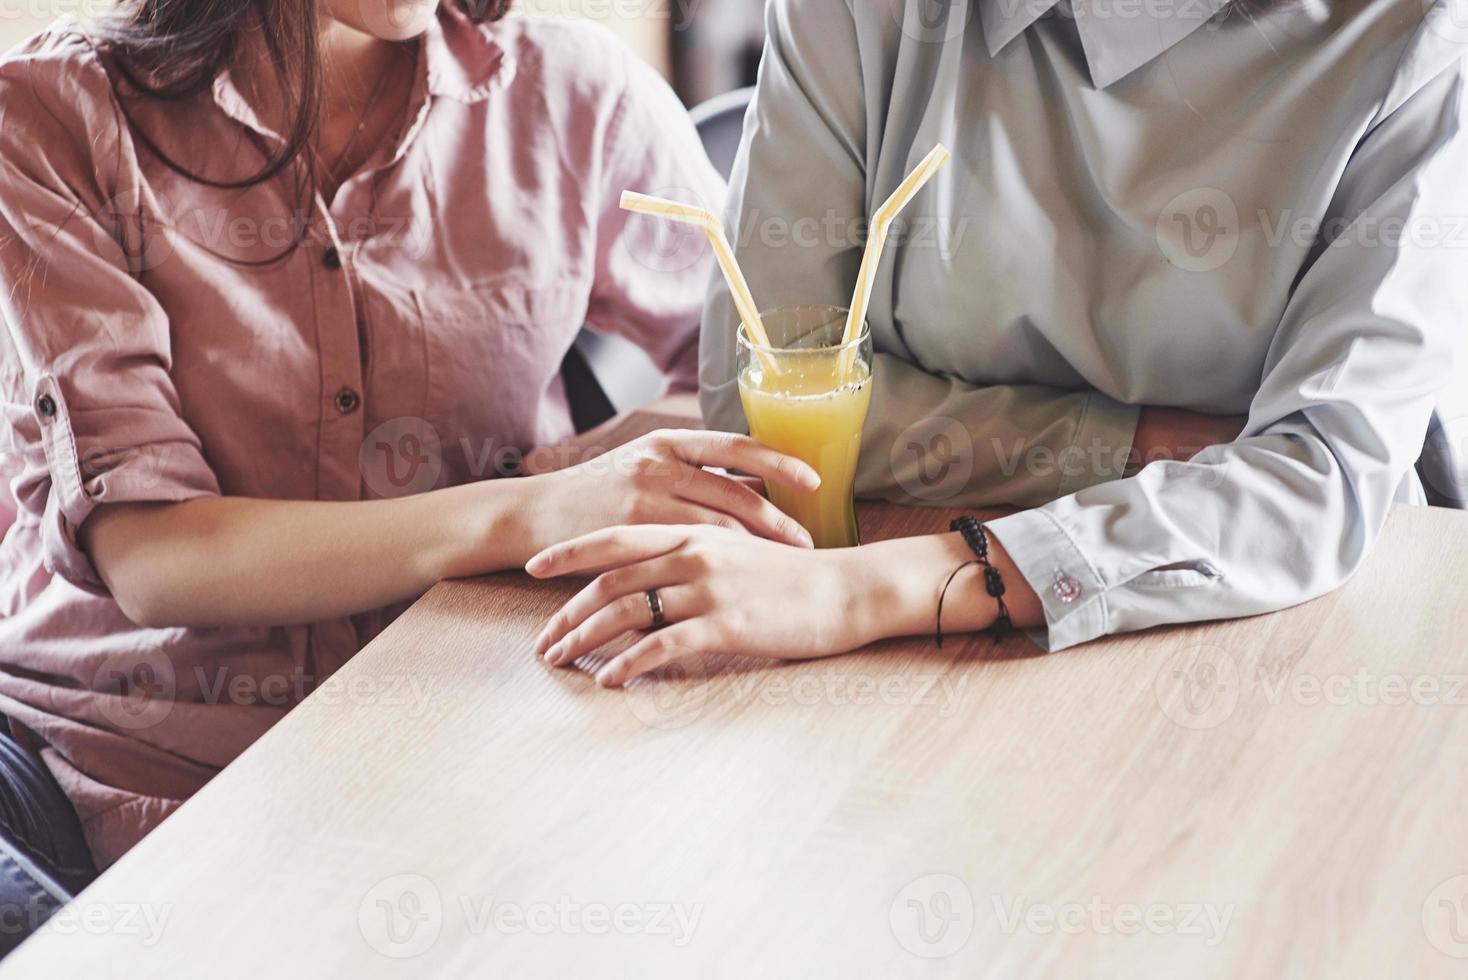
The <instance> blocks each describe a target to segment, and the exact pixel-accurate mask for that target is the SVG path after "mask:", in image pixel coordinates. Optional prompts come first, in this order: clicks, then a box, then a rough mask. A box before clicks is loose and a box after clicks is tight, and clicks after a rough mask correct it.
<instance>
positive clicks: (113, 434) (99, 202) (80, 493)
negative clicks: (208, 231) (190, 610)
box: [0, 60, 219, 591]
mask: <svg viewBox="0 0 1468 980" xmlns="http://www.w3.org/2000/svg"><path fill="white" fill-rule="evenodd" d="M48 67H49V66H48V65H47V63H46V62H44V61H43V60H42V61H40V62H39V63H38V64H35V65H30V66H24V67H21V66H13V68H12V71H11V72H10V73H9V74H8V76H7V77H6V78H5V79H3V80H0V319H3V321H4V333H3V335H0V355H3V362H4V367H3V369H0V409H3V413H4V414H3V426H4V433H3V448H4V451H5V453H6V454H7V455H10V456H12V458H13V459H12V463H11V465H10V466H9V467H8V468H9V469H10V471H11V473H12V475H11V480H12V487H13V488H14V490H15V497H16V500H17V504H18V506H19V508H20V510H21V513H22V515H23V518H24V519H31V520H36V521H38V522H39V523H40V525H41V537H42V541H43V547H44V555H43V558H44V561H45V564H46V567H47V568H48V569H49V570H50V571H52V572H53V573H54V574H56V575H59V576H61V577H62V578H64V579H66V580H68V581H70V582H72V583H74V584H76V585H78V586H80V587H82V588H85V589H88V590H90V591H103V586H102V583H101V582H100V580H99V578H98V576H97V574H96V572H95V570H94V569H93V567H92V564H91V562H90V561H89V559H88V558H87V556H86V555H85V554H84V553H83V552H82V551H81V550H80V548H79V547H78V544H77V531H78V529H79V528H80V527H81V526H82V524H83V523H84V522H85V521H86V519H87V517H88V516H89V515H90V514H91V513H92V511H93V510H94V509H95V508H97V507H98V506H100V505H102V504H108V503H121V502H143V501H178V500H185V499H189V498H194V497H200V496H208V495H212V494H217V493H218V492H219V486H218V481H217V480H216V478H215V475H214V473H213V472H212V471H211V469H210V467H209V465H208V464H207V462H206V461H205V458H204V455H203V452H202V449H201V447H200V443H199V439H198V437H197V436H196V435H195V433H194V432H193V430H192V429H191V428H190V427H189V425H188V423H187V422H186V421H185V420H184V418H183V416H182V414H181V410H180V405H179V398H178V394H177V392H176V391H175V389H174V386H173V382H172V380H171V378H170V375H169V372H170V369H171V357H170V342H169V334H170V323H169V321H168V318H167V316H166V315H165V314H164V312H163V310H162V309H161V308H160V306H159V304H158V303H157V301H156V300H155V299H154V297H153V296H152V295H151V294H150V293H149V292H148V291H147V289H145V288H144V287H143V286H142V285H141V284H140V282H139V281H138V278H137V275H136V270H137V268H138V267H140V266H141V265H142V264H143V256H144V255H145V251H144V249H143V246H142V242H143V237H142V234H141V232H142V229H141V226H140V225H139V224H138V222H137V220H136V218H135V217H134V218H130V217H128V215H129V214H133V215H135V214H136V213H137V212H136V210H135V209H134V208H133V207H130V205H135V203H136V199H137V191H136V190H135V189H132V188H129V187H128V186H126V185H127V183H128V180H127V175H122V176H121V178H119V175H116V174H99V173H97V172H96V170H95V169H94V165H93V163H92V162H91V161H93V160H103V161H111V160H116V159H117V158H118V154H117V153H116V152H115V151H116V149H117V142H118V139H119V133H120V124H119V120H118V119H117V118H116V117H115V116H114V115H108V116H107V117H106V118H103V119H93V118H90V117H89V116H88V115H87V114H86V113H87V111H88V110H86V109H84V108H81V107H65V106H59V105H55V104H52V103H53V102H54V99H49V98H47V97H45V96H43V94H42V91H43V88H42V87H41V86H37V85H33V84H32V79H31V78H30V77H29V76H28V74H27V73H29V72H37V71H46V70H48ZM55 90H56V89H55V87H54V86H49V85H48V86H45V87H44V91H55ZM87 104H92V103H90V102H89V101H88V103H87ZM91 111H92V112H95V109H93V110H91Z"/></svg>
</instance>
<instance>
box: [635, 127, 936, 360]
mask: <svg viewBox="0 0 1468 980" xmlns="http://www.w3.org/2000/svg"><path fill="white" fill-rule="evenodd" d="M948 156H949V153H948V151H947V150H945V149H944V148H943V144H942V143H939V144H938V145H937V146H935V147H933V149H932V150H930V151H929V152H928V155H927V156H925V157H923V159H922V162H921V163H919V164H918V165H917V166H916V167H914V168H913V169H912V173H910V174H908V175H907V176H906V177H905V178H903V181H902V183H900V184H898V185H897V189H896V190H895V191H893V192H892V196H891V197H889V198H887V200H886V201H885V202H883V204H882V206H881V207H879V208H877V213H876V214H874V215H873V216H872V227H871V231H870V232H869V233H868V235H867V247H866V251H864V252H863V253H862V256H861V268H860V269H859V270H858V271H857V274H856V291H855V292H854V293H853V294H852V296H851V312H850V313H849V314H848V315H847V318H846V333H845V335H844V336H843V337H842V341H841V342H842V344H843V346H844V345H849V344H852V343H854V342H855V340H856V338H857V337H859V336H861V325H862V323H863V322H865V320H866V318H867V306H868V304H870V303H871V300H872V286H873V284H874V283H875V281H876V278H877V265H878V264H879V263H880V262H881V261H882V246H883V245H884V244H886V241H887V231H888V229H889V228H890V227H891V226H892V220H893V219H894V218H896V217H897V212H899V211H901V210H902V209H903V208H904V207H906V206H907V202H908V201H910V200H912V199H913V197H914V196H915V195H916V194H917V192H918V191H920V190H922V189H923V185H924V184H926V183H927V182H928V180H929V179H930V178H931V177H932V176H933V174H935V173H937V172H938V168H939V167H941V166H943V164H945V163H947V162H948ZM623 206H624V207H625V199H624V205H623ZM853 356H854V352H853V351H851V350H846V351H843V352H842V354H841V373H842V374H843V375H845V374H847V373H849V372H850V370H851V359H852V357H853Z"/></svg>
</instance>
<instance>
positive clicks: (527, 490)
mask: <svg viewBox="0 0 1468 980" xmlns="http://www.w3.org/2000/svg"><path fill="white" fill-rule="evenodd" d="M531 482H532V481H531V479H529V478H520V479H508V478H506V479H495V480H483V481H479V482H476V483H466V484H463V485H461V486H457V487H450V488H448V489H445V490H439V491H437V492H435V493H431V494H425V495H424V500H425V503H427V504H428V505H429V506H430V508H431V511H430V512H429V513H427V514H422V515H419V519H420V520H421V521H423V524H422V525H421V526H423V527H425V528H428V529H429V537H430V542H431V543H430V545H429V547H428V548H426V549H424V552H423V554H422V558H423V560H424V562H425V565H426V573H427V575H428V576H430V577H431V579H432V580H433V581H435V582H436V581H439V580H441V579H446V578H465V577H467V576H471V575H483V574H486V573H488V572H494V571H499V570H501V569H505V568H511V567H515V566H519V565H524V564H525V562H526V561H528V560H529V559H530V556H531V555H533V554H535V552H536V551H537V550H538V547H537V546H536V542H535V537H534V528H533V526H532V522H533V520H534V516H535V514H536V509H535V504H534V501H532V500H531V495H532V493H533V488H531V487H530V486H528V484H530V483H531Z"/></svg>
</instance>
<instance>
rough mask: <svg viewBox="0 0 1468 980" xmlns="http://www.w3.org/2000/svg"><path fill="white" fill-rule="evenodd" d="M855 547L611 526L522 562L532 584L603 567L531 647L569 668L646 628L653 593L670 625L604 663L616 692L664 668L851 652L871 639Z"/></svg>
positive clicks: (718, 531)
mask: <svg viewBox="0 0 1468 980" xmlns="http://www.w3.org/2000/svg"><path fill="white" fill-rule="evenodd" d="M852 550H854V549H842V550H839V551H837V550H831V551H813V550H809V549H804V548H792V547H789V546H788V545H784V544H776V543H774V542H772V541H765V540H762V539H760V538H756V537H752V536H750V535H748V534H740V533H735V532H731V531H729V530H727V529H724V528H716V527H653V526H641V527H616V528H608V529H606V530H603V531H598V532H596V533H594V534H589V535H586V536H585V537H582V538H578V539H576V540H574V541H567V542H565V543H563V544H558V545H555V546H553V547H551V548H547V549H546V550H545V551H542V552H541V553H540V554H538V555H536V556H535V557H534V558H532V559H531V560H530V562H529V563H528V564H527V565H526V566H525V569H526V571H528V572H529V573H530V574H531V575H534V576H536V577H537V578H553V577H556V576H560V575H585V574H590V573H596V572H600V574H599V575H597V577H596V578H595V579H594V580H593V581H592V582H591V584H590V585H588V586H586V588H584V589H582V590H581V591H580V592H579V593H577V595H576V596H575V597H574V598H572V599H571V600H570V601H569V602H568V603H567V604H566V605H565V606H564V607H563V608H562V609H561V610H560V612H558V613H557V614H556V615H555V616H554V617H552V619H551V620H550V622H549V623H547V624H546V627H545V629H544V630H542V631H541V634H540V636H539V637H538V638H537V640H536V644H535V652H536V654H537V655H539V656H543V657H544V658H545V660H546V662H547V663H549V664H552V665H560V664H567V663H570V662H571V661H573V660H575V659H576V658H578V657H580V656H582V655H583V654H586V653H590V652H592V651H593V650H596V649H597V648H598V647H600V646H602V645H603V644H605V643H607V642H609V641H611V640H614V639H616V638H617V637H618V636H620V635H622V634H623V633H626V632H627V631H629V630H639V629H646V628H647V627H649V626H650V625H651V618H652V617H651V613H650V611H649V607H648V601H647V591H648V590H649V589H657V591H658V597H659V599H660V600H661V602H662V608H663V614H664V616H665V618H666V620H667V623H668V624H669V625H668V626H667V627H666V628H664V629H661V630H658V631H656V632H654V633H649V634H648V635H647V636H645V637H643V638H642V639H641V640H639V641H638V642H637V643H636V644H634V645H633V646H632V647H630V648H629V649H627V650H626V651H624V652H623V653H621V654H619V655H618V656H617V657H615V658H614V659H613V660H612V661H610V662H609V663H608V664H607V665H606V666H604V667H603V668H602V669H601V670H600V672H598V674H597V681H598V682H599V683H600V684H602V685H604V686H607V687H615V686H619V685H621V684H623V683H625V682H627V681H628V680H630V679H632V678H633V677H636V676H637V675H639V674H644V673H647V672H648V671H651V670H656V669H658V668H659V667H661V666H663V665H664V664H666V663H668V662H669V661H672V660H675V659H677V658H679V657H682V656H691V655H695V654H700V653H715V652H737V653H741V654H748V655H752V656H763V657H771V658H778V659H784V660H794V659H804V658H808V657H820V656H824V655H826V654H831V653H841V652H843V651H846V650H851V649H854V648H856V647H859V646H861V645H863V644H864V643H867V642H869V641H870V640H871V639H874V638H875V637H873V636H872V635H871V629H870V626H869V625H868V624H867V622H866V621H867V620H868V619H869V618H870V615H869V614H870V613H871V612H872V610H871V609H870V608H866V609H863V608H861V602H860V600H861V598H863V597H862V596H861V595H859V594H858V592H860V580H859V579H857V578H855V577H852V576H849V575H847V574H846V573H845V570H844V568H843V566H844V562H843V557H844V555H845V553H847V552H850V551H852Z"/></svg>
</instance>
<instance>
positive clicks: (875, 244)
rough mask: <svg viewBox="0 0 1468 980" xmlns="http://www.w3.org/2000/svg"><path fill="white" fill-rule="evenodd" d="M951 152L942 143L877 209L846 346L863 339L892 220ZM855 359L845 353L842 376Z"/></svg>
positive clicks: (858, 276) (859, 273) (848, 322)
mask: <svg viewBox="0 0 1468 980" xmlns="http://www.w3.org/2000/svg"><path fill="white" fill-rule="evenodd" d="M948 157H949V153H948V151H947V150H945V149H944V148H943V144H942V143H939V144H938V145H937V146H935V147H933V148H932V150H930V151H928V155H927V156H925V157H923V159H922V162H921V163H919V164H918V165H917V166H916V167H914V168H913V169H912V173H910V174H908V175H907V176H906V177H904V178H903V180H902V183H900V184H898V185H897V189H896V190H895V191H893V192H892V196H890V197H888V198H887V200H886V201H885V202H883V204H882V206H881V207H879V208H877V213H876V214H874V215H872V227H871V231H870V232H869V233H868V235H867V247H866V250H865V251H864V252H862V256H861V268H860V269H859V270H858V271H857V273H856V291H855V292H854V293H852V296H851V312H850V313H849V314H847V317H846V332H845V334H844V335H843V336H842V339H841V343H842V345H843V346H847V345H850V344H852V343H854V342H855V341H856V338H857V337H859V336H861V325H862V323H863V322H865V320H866V318H867V306H868V304H870V303H871V300H872V286H873V284H874V283H875V281H876V278H877V265H878V263H880V262H881V261H882V246H883V245H884V244H886V241H887V231H888V229H889V228H890V227H891V225H892V219H894V218H896V217H897V212H899V211H901V210H902V209H903V208H904V207H906V206H907V202H908V201H910V200H912V199H913V197H914V196H915V195H916V194H917V192H918V191H920V190H922V189H923V185H924V184H926V183H927V182H928V180H929V179H930V178H931V177H932V176H933V174H935V173H937V172H938V168H939V167H941V166H943V164H945V163H947V162H948ZM853 356H854V352H853V351H852V350H849V349H848V350H845V351H843V352H842V354H841V374H842V375H843V376H844V375H846V374H847V373H849V372H850V370H851V359H852V357H853Z"/></svg>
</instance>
